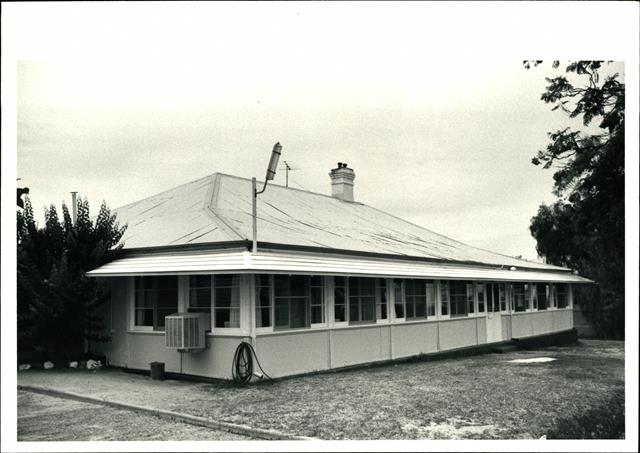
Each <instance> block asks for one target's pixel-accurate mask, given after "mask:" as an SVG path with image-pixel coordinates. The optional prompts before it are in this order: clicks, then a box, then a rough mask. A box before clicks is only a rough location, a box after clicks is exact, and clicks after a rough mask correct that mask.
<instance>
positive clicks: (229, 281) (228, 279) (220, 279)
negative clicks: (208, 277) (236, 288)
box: [213, 274, 236, 287]
mask: <svg viewBox="0 0 640 453" xmlns="http://www.w3.org/2000/svg"><path fill="white" fill-rule="evenodd" d="M234 277H236V276H235V275H233V274H222V275H214V281H213V283H214V286H216V287H221V286H233V285H234V280H235V279H234Z"/></svg>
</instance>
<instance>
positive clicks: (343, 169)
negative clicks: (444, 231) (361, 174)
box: [329, 162, 356, 201]
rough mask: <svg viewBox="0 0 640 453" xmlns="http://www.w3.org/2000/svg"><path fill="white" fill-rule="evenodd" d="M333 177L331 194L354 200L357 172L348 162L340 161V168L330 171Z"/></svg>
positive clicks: (341, 198) (344, 199)
mask: <svg viewBox="0 0 640 453" xmlns="http://www.w3.org/2000/svg"><path fill="white" fill-rule="evenodd" d="M329 176H330V177H331V196H332V197H335V198H339V199H340V200H343V201H353V180H354V179H356V174H355V172H354V171H353V170H352V169H351V168H347V164H346V163H342V162H338V168H334V169H333V170H331V173H329Z"/></svg>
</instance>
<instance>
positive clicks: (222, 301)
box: [215, 287, 232, 308]
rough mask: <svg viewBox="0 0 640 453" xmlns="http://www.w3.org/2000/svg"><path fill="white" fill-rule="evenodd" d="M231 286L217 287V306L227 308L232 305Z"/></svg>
mask: <svg viewBox="0 0 640 453" xmlns="http://www.w3.org/2000/svg"><path fill="white" fill-rule="evenodd" d="M231 293H232V289H231V288H218V287H216V298H215V304H216V308H226V307H230V306H231Z"/></svg>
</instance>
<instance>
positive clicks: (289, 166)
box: [279, 160, 299, 187]
mask: <svg viewBox="0 0 640 453" xmlns="http://www.w3.org/2000/svg"><path fill="white" fill-rule="evenodd" d="M283 162H284V165H282V167H280V168H279V169H280V170H284V174H285V187H289V171H294V170H299V168H298V167H293V166H292V165H293V162H291V161H288V162H287V161H286V160H285V161H283Z"/></svg>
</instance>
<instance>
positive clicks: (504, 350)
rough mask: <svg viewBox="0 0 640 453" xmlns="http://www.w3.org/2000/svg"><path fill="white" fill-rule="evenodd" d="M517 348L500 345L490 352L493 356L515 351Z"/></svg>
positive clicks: (510, 345)
mask: <svg viewBox="0 0 640 453" xmlns="http://www.w3.org/2000/svg"><path fill="white" fill-rule="evenodd" d="M517 350H518V347H517V346H516V345H514V344H501V345H498V346H494V347H492V348H491V352H493V353H495V354H505V353H507V352H513V351H517Z"/></svg>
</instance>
